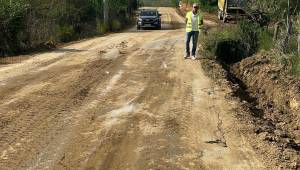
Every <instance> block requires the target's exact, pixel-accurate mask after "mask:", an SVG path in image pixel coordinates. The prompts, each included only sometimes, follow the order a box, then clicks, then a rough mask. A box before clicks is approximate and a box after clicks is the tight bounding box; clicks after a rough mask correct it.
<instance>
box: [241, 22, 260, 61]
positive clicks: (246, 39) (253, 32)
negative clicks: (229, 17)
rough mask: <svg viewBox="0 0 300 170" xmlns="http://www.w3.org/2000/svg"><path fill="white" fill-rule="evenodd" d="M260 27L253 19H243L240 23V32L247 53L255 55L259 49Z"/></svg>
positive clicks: (247, 54)
mask: <svg viewBox="0 0 300 170" xmlns="http://www.w3.org/2000/svg"><path fill="white" fill-rule="evenodd" d="M259 30H260V27H259V25H258V24H257V23H255V22H251V21H247V20H246V21H242V22H240V23H239V24H238V34H239V36H240V40H241V42H242V43H243V46H244V47H245V49H244V50H245V55H246V56H250V55H253V54H254V53H255V52H256V51H257V50H258V34H259Z"/></svg>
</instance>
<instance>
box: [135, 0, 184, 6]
mask: <svg viewBox="0 0 300 170" xmlns="http://www.w3.org/2000/svg"><path fill="white" fill-rule="evenodd" d="M139 2H140V5H141V6H147V7H160V6H164V7H175V6H177V5H178V3H179V0H139Z"/></svg>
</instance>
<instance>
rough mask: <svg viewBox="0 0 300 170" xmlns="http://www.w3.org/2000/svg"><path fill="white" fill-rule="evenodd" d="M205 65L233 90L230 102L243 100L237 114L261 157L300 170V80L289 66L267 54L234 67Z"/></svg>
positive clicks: (210, 62)
mask: <svg viewBox="0 0 300 170" xmlns="http://www.w3.org/2000/svg"><path fill="white" fill-rule="evenodd" d="M201 62H202V67H203V69H204V70H205V72H206V74H207V75H208V76H209V77H211V78H213V79H214V80H215V81H216V82H217V83H218V84H220V85H222V86H227V87H230V88H231V89H232V93H231V94H228V99H232V100H233V101H234V100H236V99H237V98H238V99H239V101H240V107H238V108H236V109H235V110H234V111H235V113H236V116H237V118H238V119H239V120H241V121H242V122H244V125H245V130H249V132H248V136H247V137H248V139H249V140H250V141H252V145H253V147H254V148H256V149H257V150H256V151H257V153H262V154H263V153H264V155H267V156H266V157H267V158H266V159H267V160H271V163H273V164H275V165H276V166H278V167H281V168H283V169H299V168H300V121H299V120H300V119H299V118H300V110H299V109H300V80H299V79H298V78H295V77H293V76H291V75H290V74H289V72H288V70H290V69H289V67H288V65H283V64H279V62H276V61H275V60H274V58H272V57H271V55H267V54H265V55H257V56H253V57H249V58H247V59H244V60H242V61H241V62H239V63H235V64H233V65H225V64H221V63H219V62H217V61H216V60H213V59H212V60H211V59H205V58H202V59H201ZM266 153H267V154H266Z"/></svg>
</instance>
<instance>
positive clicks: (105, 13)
mask: <svg viewBox="0 0 300 170" xmlns="http://www.w3.org/2000/svg"><path fill="white" fill-rule="evenodd" d="M108 8H109V6H108V0H103V16H104V18H103V19H104V23H105V25H108V20H109V18H108V12H109V11H108Z"/></svg>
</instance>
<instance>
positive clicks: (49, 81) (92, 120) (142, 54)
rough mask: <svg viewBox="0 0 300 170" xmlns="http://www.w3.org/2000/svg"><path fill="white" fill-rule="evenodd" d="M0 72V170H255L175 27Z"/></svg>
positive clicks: (173, 17)
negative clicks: (184, 55) (188, 56)
mask: <svg viewBox="0 0 300 170" xmlns="http://www.w3.org/2000/svg"><path fill="white" fill-rule="evenodd" d="M159 10H160V11H161V13H162V14H163V21H164V22H165V25H164V26H163V27H164V28H165V29H163V30H144V31H139V32H136V31H130V30H129V31H127V32H124V33H115V34H111V35H107V36H104V37H100V38H95V39H91V40H87V41H83V42H80V43H76V44H73V45H69V46H67V47H64V48H62V49H58V50H56V51H53V52H48V53H44V54H38V55H36V56H34V57H32V58H31V59H28V60H26V61H24V62H22V63H18V64H12V65H7V66H2V67H0V99H1V100H0V167H1V168H0V169H103V170H106V169H117V170H119V169H120V170H121V169H265V168H266V167H264V166H265V164H264V163H263V162H261V159H260V158H259V157H258V155H256V154H255V152H254V151H253V149H252V148H251V147H250V145H249V144H248V143H247V140H245V138H244V136H243V134H241V132H240V131H239V130H238V129H237V128H236V126H235V124H236V123H237V122H236V121H235V119H234V116H233V114H232V113H231V108H232V107H234V106H233V105H234V104H232V103H229V102H227V101H226V99H225V97H224V96H225V91H226V90H224V89H220V88H218V87H216V86H214V85H213V83H212V82H211V80H210V79H209V78H207V77H206V76H205V75H204V73H203V71H202V70H201V63H200V62H199V61H192V60H183V51H184V50H183V49H184V46H183V45H184V29H182V28H178V26H180V25H181V24H182V23H183V21H184V19H183V18H182V17H180V16H179V15H178V14H177V13H176V12H175V10H174V9H172V8H159Z"/></svg>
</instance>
